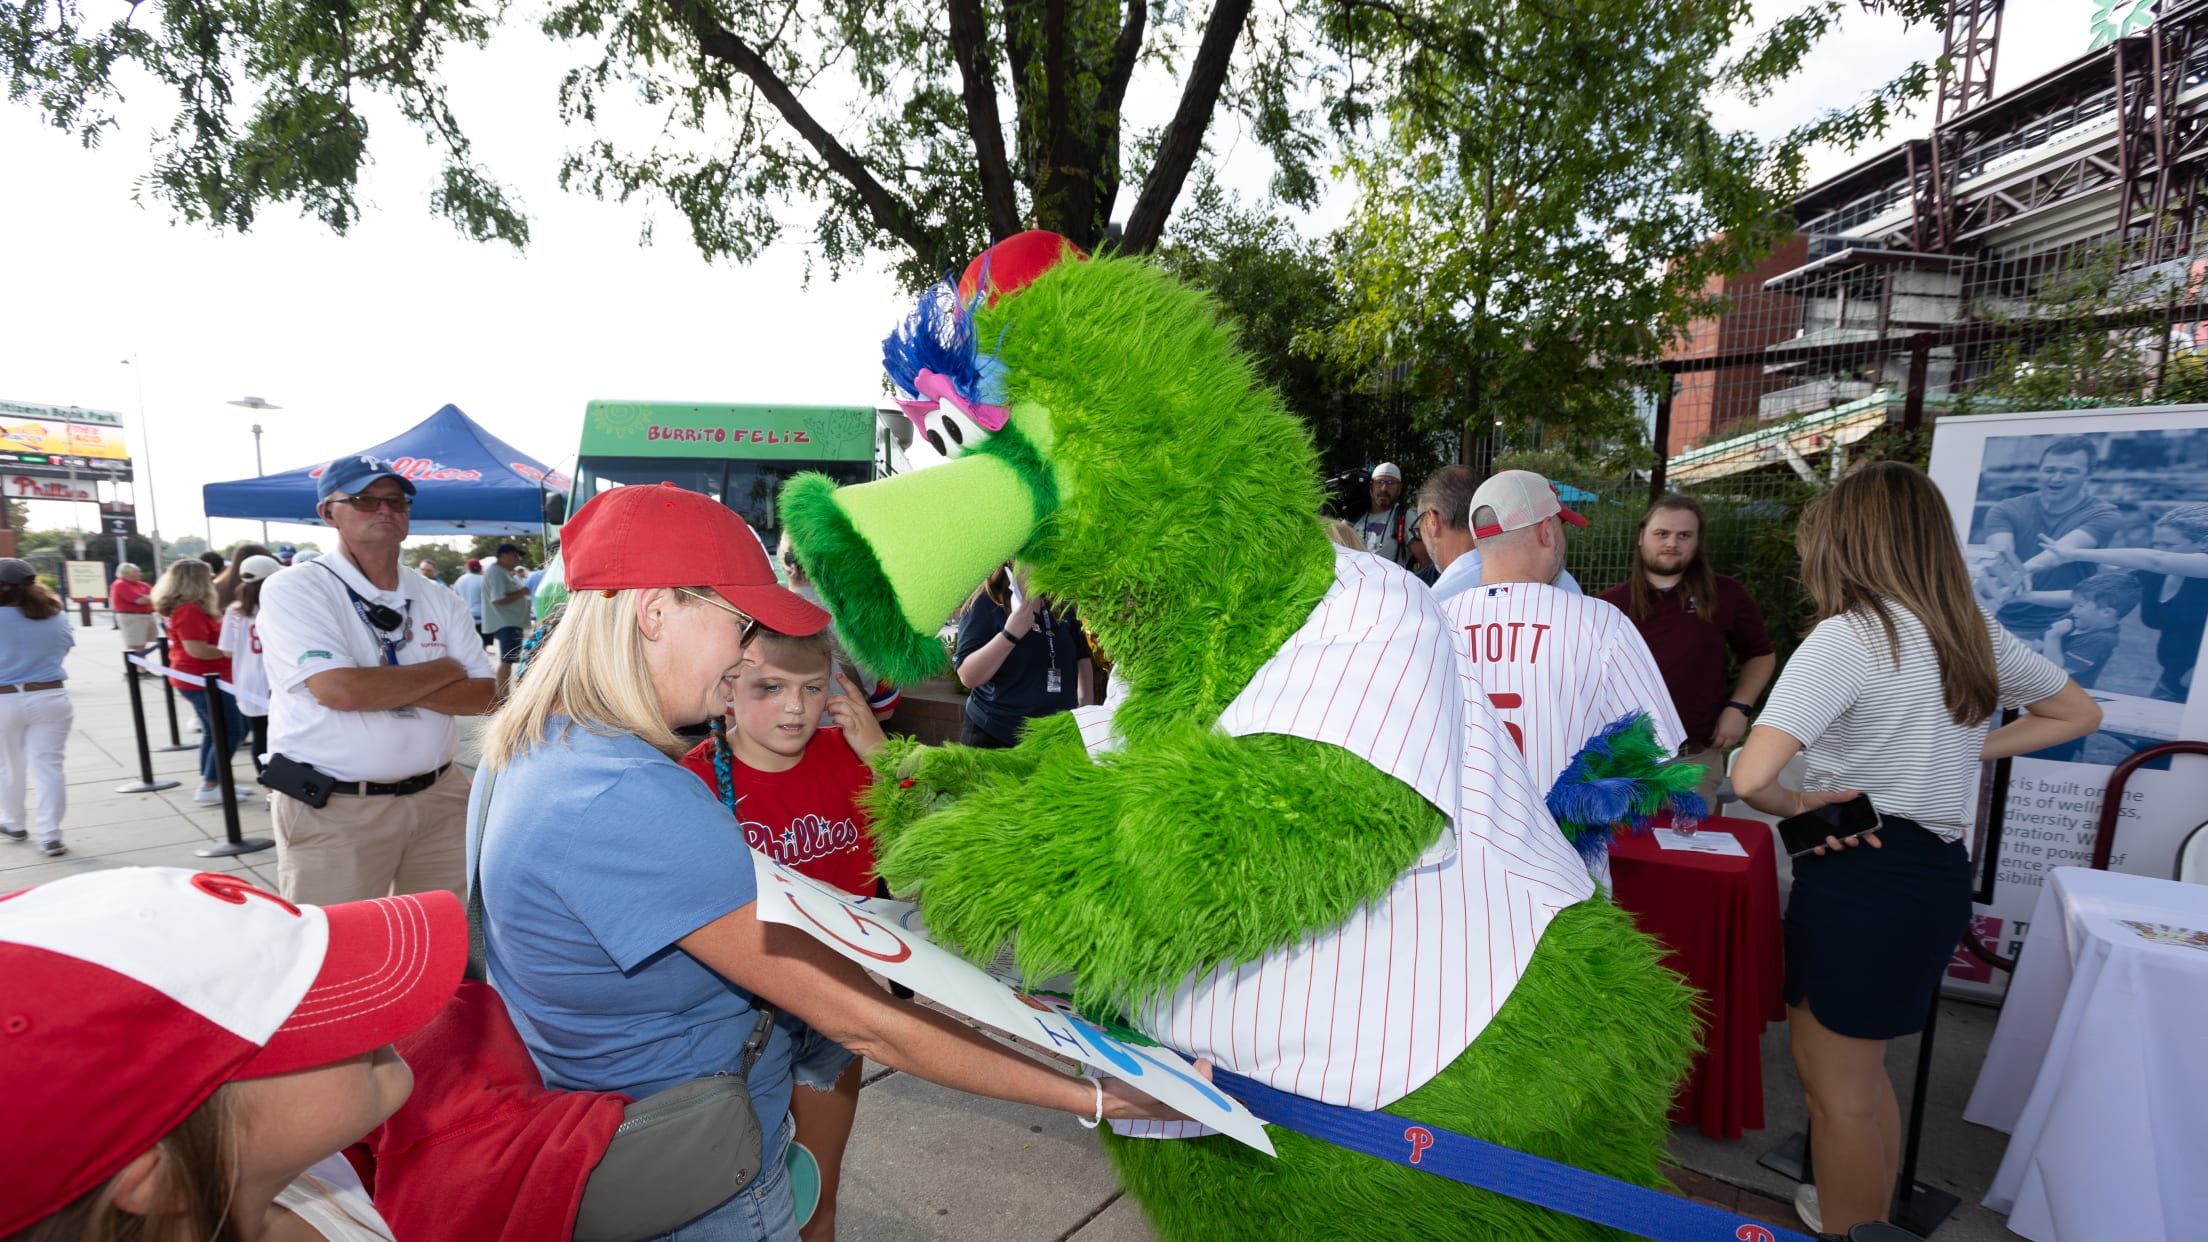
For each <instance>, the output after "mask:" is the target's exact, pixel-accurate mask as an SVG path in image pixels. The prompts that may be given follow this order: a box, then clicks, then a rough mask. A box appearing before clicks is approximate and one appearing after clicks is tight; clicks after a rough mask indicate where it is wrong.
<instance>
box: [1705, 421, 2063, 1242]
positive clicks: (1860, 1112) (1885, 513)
mask: <svg viewBox="0 0 2208 1242" xmlns="http://www.w3.org/2000/svg"><path fill="white" fill-rule="evenodd" d="M1795 542H1796V544H1797V546H1798V547H1799V549H1800V551H1801V557H1802V581H1803V584H1804V585H1805V586H1807V587H1808V588H1809V593H1810V597H1811V598H1812V599H1814V600H1815V601H1816V604H1817V617H1818V620H1817V624H1816V627H1815V628H1814V629H1812V630H1811V631H1810V634H1809V636H1808V638H1807V639H1805V640H1804V641H1803V643H1802V645H1801V647H1800V648H1799V649H1798V650H1797V651H1796V652H1795V653H1794V657H1793V658H1792V659H1791V660H1789V661H1788V662H1787V665H1786V667H1785V668H1784V669H1783V670H1781V671H1780V673H1779V679H1778V684H1777V685H1776V686H1775V687H1773V689H1772V691H1771V698H1770V702H1769V705H1768V706H1766V707H1765V708H1764V710H1763V714H1762V715H1761V717H1760V718H1759V719H1758V720H1757V722H1756V726H1755V728H1754V729H1753V730H1751V731H1750V732H1749V734H1748V741H1747V745H1746V746H1745V747H1744V748H1743V749H1742V750H1741V752H1740V757H1739V758H1738V759H1737V760H1736V761H1735V762H1734V765H1733V790H1734V792H1735V793H1737V794H1739V795H1740V797H1741V798H1742V799H1744V800H1745V801H1746V802H1747V803H1748V804H1749V805H1750V806H1753V807H1755V808H1756V809H1757V810H1759V811H1762V812H1764V813H1766V814H1769V815H1777V816H1780V817H1782V818H1783V817H1789V816H1794V815H1800V814H1803V813H1805V812H1807V811H1810V810H1814V809H1816V808H1818V807H1824V806H1831V805H1833V804H1836V803H1842V802H1848V801H1851V800H1853V799H1855V798H1857V797H1863V798H1868V799H1869V800H1870V804H1871V806H1872V808H1873V809H1875V810H1876V812H1877V814H1878V815H1879V817H1880V823H1879V826H1878V827H1877V829H1876V830H1875V831H1867V832H1863V833H1861V834H1860V835H1858V836H1850V837H1847V838H1845V839H1842V838H1839V837H1827V838H1826V843H1825V844H1824V845H1823V846H1820V847H1818V848H1817V849H1816V850H1815V851H1814V853H1812V854H1804V855H1802V856H1801V857H1799V858H1797V859H1795V862H1794V888H1793V891H1792V893H1791V895H1790V897H1789V900H1788V904H1787V911H1786V1003H1787V1014H1788V1019H1789V1023H1790V1035H1791V1039H1792V1044H1793V1051H1794V1064H1795V1067H1796V1068H1797V1069H1798V1070H1800V1072H1801V1078H1802V1093H1803V1096H1804V1098H1805V1102H1806V1103H1807V1105H1808V1111H1809V1123H1810V1142H1811V1150H1812V1151H1813V1152H1814V1166H1815V1169H1816V1182H1815V1184H1814V1185H1807V1184H1805V1185H1804V1186H1803V1187H1802V1189H1801V1191H1800V1192H1799V1193H1798V1194H1797V1195H1796V1196H1795V1207H1796V1210H1797V1211H1799V1212H1800V1214H1801V1216H1802V1219H1803V1221H1804V1222H1805V1223H1806V1224H1808V1225H1809V1226H1810V1227H1811V1228H1812V1229H1814V1230H1817V1231H1818V1232H1820V1233H1830V1234H1840V1235H1844V1234H1846V1233H1847V1232H1848V1230H1849V1229H1851V1228H1853V1227H1854V1226H1855V1225H1857V1224H1859V1223H1861V1222H1863V1221H1875V1220H1884V1219H1885V1218H1886V1209H1887V1205H1888V1203H1889V1202H1890V1200H1891V1198H1892V1196H1893V1191H1894V1182H1895V1177H1896V1175H1897V1172H1898V1169H1899V1164H1900V1149H1901V1111H1900V1107H1899V1105H1898V1103H1897V1101H1896V1099H1895V1096H1894V1088H1893V1083H1892V1082H1891V1081H1890V1080H1889V1079H1888V1078H1887V1075H1886V1041H1887V1040H1889V1039H1892V1038H1894V1037H1896V1036H1899V1035H1907V1034H1910V1033H1912V1032H1915V1031H1917V1030H1919V1029H1921V1028H1922V1026H1923V1024H1924V1016H1925V1014H1926V1013H1928V1012H1929V1011H1930V1009H1931V1005H1932V1000H1933V996H1934V994H1935V993H1936V991H1937V989H1938V987H1939V982H1940V978H1941V976H1942V975H1943V974H1945V972H1946V969H1947V963H1948V960H1949V958H1950V956H1951V955H1952V954H1953V953H1954V951H1955V946H1956V944H1957V942H1959V941H1960V940H1961V938H1962V934H1963V931H1964V929H1965V927H1966V926H1968V924H1969V921H1970V900H1971V898H1970V894H1971V869H1970V858H1969V854H1968V851H1967V850H1966V849H1965V847H1964V845H1963V840H1962V838H1963V831H1964V826H1965V819H1966V816H1967V815H1968V808H1969V803H1970V798H1971V793H1972V790H1973V789H1974V788H1975V787H1976V784H1977V775H1978V764H1979V762H1980V761H1981V760H1985V759H1999V758H2002V757H2004V756H2008V755H2019V754H2024V753H2026V752H2028V751H2034V750H2040V749H2043V748H2045V747H2048V746H2052V745H2055V744H2057V743H2061V742H2066V741H2069V740H2070V739H2072V738H2077V737H2083V736H2084V735H2086V734H2088V733H2091V732H2092V731H2093V730H2094V729H2096V728H2098V727H2099V726H2100V719H2101V713H2100V709H2099V708H2098V707H2096V706H2095V705H2094V703H2093V700H2092V699H2091V698H2089V697H2087V695H2086V693H2085V691H2083V690H2081V689H2079V688H2078V684H2077V683H2076V682H2074V681H2072V680H2071V679H2070V678H2069V677H2068V676H2067V675H2066V674H2064V673H2063V671H2062V670H2061V669H2059V668H2057V667H2055V666H2054V665H2053V664H2051V663H2049V662H2048V660H2047V659H2046V657H2044V656H2042V655H2040V654H2039V653H2038V652H2036V651H2034V650H2032V648H2031V647H2030V646H2029V645H2028V644H2026V643H2024V642H2023V641H2021V640H2019V639H2018V638H2016V637H2015V636H2014V635H2011V634H2010V633H2009V632H2008V631H2007V630H2005V629H2003V628H2002V627H2001V626H2000V625H1999V624H1997V623H1996V622H1995V621H1994V620H1993V619H1992V618H1991V617H1989V616H1987V615H1986V613H1985V612H1984V611H1983V610H1982V609H1981V608H1980V607H1979V605H1978V603H1977V601H1976V600H1975V598H1974V597H1973V596H1972V593H1971V584H1970V574H1969V571H1968V570H1967V568H1966V567H1965V566H1964V563H1963V555H1962V549H1961V547H1960V546H1959V545H1958V544H1957V542H1956V539H1955V535H1954V528H1953V526H1952V525H1951V524H1950V520H1949V516H1948V508H1947V503H1946V501H1945V500H1944V499H1943V498H1942V497H1941V495H1940V492H1939V489H1938V488H1937V487H1935V486H1933V484H1932V481H1931V480H1930V479H1928V478H1926V477H1925V475H1924V473H1923V472H1922V471H1920V470H1917V469H1916V468H1914V467H1911V466H1907V465H1903V464H1901V463H1899V462H1879V463H1876V464H1873V465H1870V466H1866V467H1864V468H1863V469H1861V470H1858V471H1856V472H1855V473H1854V474H1851V475H1849V476H1848V477H1847V478H1845V479H1842V480H1841V481H1840V482H1839V483H1838V484H1837V485H1836V486H1834V488H1833V489H1832V491H1831V492H1830V493H1829V494H1827V495H1826V496H1824V497H1822V498H1821V499H1820V500H1818V501H1817V502H1816V503H1815V504H1813V505H1811V506H1810V508H1809V510H1808V511H1807V512H1806V513H1804V514H1803V516H1802V523H1801V527H1800V529H1799V530H1798V531H1797V532H1796V535H1795ZM2016 705H2022V706H2024V707H2025V708H2026V713H2027V714H2025V715H2023V716H2021V717H2019V718H2018V719H2017V720H2016V721H2015V722H2014V723H2011V724H2007V725H2003V726H2002V727H2000V728H1998V729H1995V730H1993V731H1992V732H1990V733H1989V732H1987V731H1986V724H1987V722H1988V720H1989V719H1991V717H1992V716H1993V714H1994V711H1995V710H1996V708H1998V707H2001V706H2016ZM1796 753H1800V754H1801V755H1802V756H1803V760H1804V764H1803V766H1804V773H1805V779H1804V780H1803V782H1802V784H1803V788H1801V789H1790V788H1788V787H1787V786H1785V785H1782V784H1780V783H1779V781H1778V778H1779V772H1780V770H1781V769H1783V768H1784V767H1785V766H1786V764H1787V762H1788V761H1789V760H1791V759H1792V758H1793V757H1794V756H1795V754H1796ZM1861 846H1867V847H1869V848H1857V847H1861Z"/></svg>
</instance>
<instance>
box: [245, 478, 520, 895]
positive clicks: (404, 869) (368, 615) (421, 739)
mask: <svg viewBox="0 0 2208 1242" xmlns="http://www.w3.org/2000/svg"><path fill="white" fill-rule="evenodd" d="M319 495H320V500H319V502H318V503H317V506H316V511H317V512H318V513H319V514H320V515H321V518H322V520H323V521H325V522H327V523H329V525H330V528H331V529H333V530H335V531H336V532H337V537H338V539H337V549H336V550H335V551H333V552H330V553H327V554H325V555H323V556H321V557H319V558H317V559H316V560H314V561H313V562H311V563H309V564H304V565H298V566H294V567H293V568H291V569H287V570H285V571H284V572H282V573H279V574H277V575H275V576H274V577H272V578H270V579H269V580H268V584H267V585H266V586H265V587H263V588H262V590H261V613H260V618H259V622H260V634H261V648H262V657H263V659H264V660H265V662H266V665H267V670H268V683H269V731H268V732H269V749H270V751H271V755H270V760H269V767H268V771H267V772H266V773H265V774H263V776H262V778H261V780H262V783H263V784H265V785H267V786H269V787H270V788H271V789H274V790H275V791H276V796H275V798H274V800H273V802H274V806H273V818H274V820H275V826H276V874H277V886H278V887H279V888H280V889H281V890H282V891H283V894H284V896H286V897H289V898H291V899H292V900H294V901H301V902H309V903H313V904H316V905H328V904H333V903H336V902H341V901H359V900H365V899H367V898H372V897H382V896H386V895H389V894H392V893H418V892H426V891H428V890H430V889H438V888H442V889H448V890H450V891H452V892H453V893H455V894H460V893H463V892H465V888H464V885H465V884H466V881H467V864H466V820H467V809H468V781H467V778H466V777H465V776H464V775H462V774H461V773H460V772H459V771H458V770H457V769H456V768H454V767H453V764H452V756H453V751H454V748H455V747H456V745H457V743H458V729H457V727H456V726H455V724H454V722H453V717H455V716H474V715H480V714H481V713H483V712H484V711H486V710H488V709H489V707H490V705H491V699H492V693H491V691H492V687H491V666H490V662H489V661H488V660H486V659H485V658H484V656H483V647H482V644H481V643H480V642H478V641H477V638H476V631H475V620H474V618H473V617H471V616H470V615H469V613H468V606H467V604H466V603H464V602H463V601H462V600H461V599H460V597H459V596H458V595H456V594H454V593H453V591H452V589H451V588H449V587H447V586H445V585H443V584H442V583H438V582H433V581H431V580H429V579H427V578H424V577H422V576H421V575H420V574H414V573H404V572H401V570H400V568H399V545H401V544H403V543H404V542H406V534H407V527H408V520H407V514H408V511H409V510H410V509H411V508H412V507H413V503H414V500H413V498H414V484H413V483H412V482H410V481H408V480H407V479H405V478H402V477H400V476H399V475H398V474H397V473H396V472H394V471H393V470H392V469H391V467H390V466H389V465H387V464H385V463H384V462H382V461H380V460H378V459H376V458H374V457H369V456H366V455H361V456H355V457H342V458H339V459H338V460H336V461H333V462H331V463H330V464H329V466H328V467H327V468H326V469H325V470H324V471H323V474H322V483H321V490H320V493H319Z"/></svg>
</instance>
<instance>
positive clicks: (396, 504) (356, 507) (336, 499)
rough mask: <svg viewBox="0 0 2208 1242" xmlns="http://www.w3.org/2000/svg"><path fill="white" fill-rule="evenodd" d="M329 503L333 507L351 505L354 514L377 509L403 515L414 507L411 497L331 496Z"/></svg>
mask: <svg viewBox="0 0 2208 1242" xmlns="http://www.w3.org/2000/svg"><path fill="white" fill-rule="evenodd" d="M330 503H331V504H333V505H351V506H352V508H353V512H355V513H374V512H375V511H376V510H378V509H389V510H390V511H391V512H393V513H397V514H402V515H403V514H404V513H405V512H406V511H407V510H409V509H411V508H413V507H414V498H413V497H411V496H332V497H330Z"/></svg>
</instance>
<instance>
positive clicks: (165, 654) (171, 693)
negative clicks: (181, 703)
mask: <svg viewBox="0 0 2208 1242" xmlns="http://www.w3.org/2000/svg"><path fill="white" fill-rule="evenodd" d="M153 643H154V646H155V647H157V648H159V649H160V660H161V667H163V668H172V667H174V666H173V665H171V664H170V663H169V636H168V635H166V634H163V635H161V636H160V637H158V638H156V639H154V640H153ZM161 698H162V699H163V701H165V702H166V703H167V704H168V708H169V744H168V745H166V746H156V747H154V749H155V750H158V751H164V752H165V751H172V750H198V749H199V746H198V744H196V743H193V742H187V741H185V740H184V735H183V733H182V732H181V731H179V730H178V729H177V727H176V687H175V686H172V685H170V684H169V679H168V678H167V677H163V678H162V679H161Z"/></svg>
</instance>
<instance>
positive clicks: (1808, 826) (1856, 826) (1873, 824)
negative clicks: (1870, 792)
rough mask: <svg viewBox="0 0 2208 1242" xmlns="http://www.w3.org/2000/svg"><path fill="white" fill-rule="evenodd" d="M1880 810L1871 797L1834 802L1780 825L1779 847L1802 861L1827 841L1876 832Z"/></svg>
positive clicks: (1788, 819) (1783, 820)
mask: <svg viewBox="0 0 2208 1242" xmlns="http://www.w3.org/2000/svg"><path fill="white" fill-rule="evenodd" d="M1879 824H1880V820H1879V816H1878V810H1877V808H1875V807H1873V806H1872V805H1871V800H1870V798H1869V797H1867V796H1866V795H1863V794H1857V795H1855V796H1854V797H1853V798H1850V799H1848V800H1847V801H1846V802H1833V803H1828V804H1827V805H1824V806H1821V807H1818V808H1816V809H1815V810H1810V811H1804V812H1802V813H1801V814H1799V815H1795V816H1792V817H1790V818H1787V819H1782V820H1780V821H1779V843H1780V844H1782V845H1784V846H1785V847H1786V854H1787V857H1789V858H1800V857H1801V856H1802V855H1804V854H1807V853H1808V852H1810V851H1811V850H1813V849H1816V848H1817V847H1818V846H1820V845H1823V844H1824V843H1825V838H1826V837H1839V838H1841V839H1843V840H1845V839H1847V838H1848V837H1852V836H1856V835H1858V834H1861V833H1865V832H1873V831H1876V830H1877V828H1878V826H1879Z"/></svg>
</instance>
